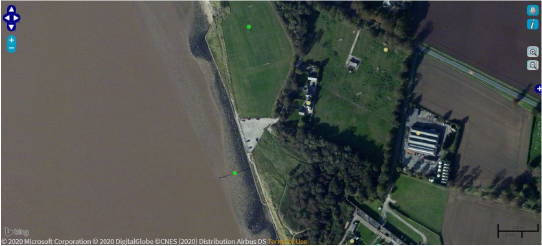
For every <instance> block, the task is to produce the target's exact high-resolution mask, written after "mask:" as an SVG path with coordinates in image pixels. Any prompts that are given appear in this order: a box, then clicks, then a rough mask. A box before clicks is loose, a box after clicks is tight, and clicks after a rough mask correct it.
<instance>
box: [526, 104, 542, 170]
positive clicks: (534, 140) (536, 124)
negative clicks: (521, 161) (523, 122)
mask: <svg viewBox="0 0 542 246" xmlns="http://www.w3.org/2000/svg"><path fill="white" fill-rule="evenodd" d="M540 127H541V125H540V114H539V115H536V116H534V117H533V126H532V128H531V129H532V130H531V141H530V144H529V157H528V162H527V164H528V165H529V167H531V168H537V167H540V164H541V159H540V145H541V144H542V143H541V141H540V137H541V134H542V133H541V130H540Z"/></svg>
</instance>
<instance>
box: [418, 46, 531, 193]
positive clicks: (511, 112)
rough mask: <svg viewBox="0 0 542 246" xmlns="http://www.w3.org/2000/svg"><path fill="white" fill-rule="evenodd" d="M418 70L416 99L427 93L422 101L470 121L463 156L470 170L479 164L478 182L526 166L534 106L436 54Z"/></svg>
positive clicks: (462, 162)
mask: <svg viewBox="0 0 542 246" xmlns="http://www.w3.org/2000/svg"><path fill="white" fill-rule="evenodd" d="M418 72H419V73H421V74H422V76H423V77H422V80H421V81H420V83H419V84H418V85H417V86H416V88H415V89H414V93H415V95H416V97H415V98H416V99H415V100H414V101H418V100H419V98H418V97H419V96H421V105H422V106H424V107H427V108H428V109H430V110H432V111H434V112H436V113H438V114H440V115H447V114H449V115H450V119H460V120H464V121H466V125H465V132H464V134H463V139H462V142H461V146H460V148H459V154H458V157H457V158H458V160H459V164H460V166H459V168H462V167H465V166H469V168H470V170H469V173H470V171H471V170H472V169H474V168H476V167H478V166H479V168H480V169H479V170H481V173H480V175H479V177H478V178H477V179H476V180H475V182H474V185H478V184H481V185H483V186H489V185H491V182H492V181H493V179H494V178H495V175H496V174H497V173H499V172H502V171H503V170H505V172H506V174H505V175H506V176H513V177H516V176H518V175H520V174H521V173H523V171H525V170H526V164H525V163H526V158H527V151H528V147H529V135H530V130H531V129H530V128H531V124H530V123H531V114H530V112H528V111H527V110H525V109H523V108H521V107H520V106H517V105H514V104H513V103H512V102H511V101H509V100H507V99H505V98H504V97H502V96H501V95H499V94H497V93H496V92H494V91H493V90H491V89H489V88H487V87H485V86H484V85H482V84H481V83H479V82H477V81H474V80H472V79H470V78H469V77H467V76H465V75H463V74H461V73H459V72H457V71H455V70H453V69H452V68H450V67H448V66H446V65H444V64H443V63H441V62H439V61H437V60H435V59H433V58H430V57H427V56H426V57H425V58H424V60H423V62H422V64H421V65H420V67H419V69H418ZM458 170H459V169H458Z"/></svg>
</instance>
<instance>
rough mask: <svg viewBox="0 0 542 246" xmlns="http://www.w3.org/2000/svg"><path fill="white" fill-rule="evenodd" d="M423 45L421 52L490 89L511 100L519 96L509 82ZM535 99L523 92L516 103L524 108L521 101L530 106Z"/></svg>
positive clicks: (518, 92) (519, 93)
mask: <svg viewBox="0 0 542 246" xmlns="http://www.w3.org/2000/svg"><path fill="white" fill-rule="evenodd" d="M425 45H426V46H428V48H427V47H426V46H422V45H420V46H419V47H418V48H419V49H420V50H422V52H424V53H425V54H428V55H429V56H431V57H433V58H435V59H437V60H438V61H440V62H443V63H445V64H446V65H448V66H451V67H452V68H454V70H456V71H459V72H461V73H463V74H465V75H466V76H468V77H471V78H473V79H475V80H477V81H479V82H481V83H482V84H484V85H485V86H487V87H489V88H491V89H492V90H494V91H496V92H497V93H499V94H500V95H501V96H504V97H505V98H506V96H505V95H507V96H509V97H512V100H514V99H516V98H518V97H519V96H521V94H523V92H522V91H521V90H519V89H517V88H515V87H513V86H511V85H509V84H507V83H505V82H503V81H501V80H498V79H497V78H495V77H493V76H491V75H488V74H486V73H484V72H482V71H480V70H479V69H476V68H474V67H472V66H470V65H468V64H466V63H465V62H463V61H460V60H458V59H457V58H454V57H453V56H450V55H449V54H446V53H444V52H443V51H440V50H438V49H436V48H435V47H433V46H430V45H427V44H425ZM452 63H455V64H457V66H456V65H454V64H452ZM464 70H469V72H466V71H464ZM470 72H472V73H470ZM476 75H478V76H476ZM480 77H481V78H480ZM484 79H485V80H484ZM499 87H500V88H499ZM503 94H505V95H503ZM514 94H515V95H514ZM537 101H538V100H536V99H535V98H534V97H533V96H531V95H530V94H528V93H525V95H523V97H522V98H521V100H520V101H519V102H518V104H520V106H522V107H523V108H526V107H525V105H522V104H521V102H523V103H526V104H528V105H530V106H532V107H536V106H537V104H538V102H537ZM526 109H528V110H530V109H531V108H526Z"/></svg>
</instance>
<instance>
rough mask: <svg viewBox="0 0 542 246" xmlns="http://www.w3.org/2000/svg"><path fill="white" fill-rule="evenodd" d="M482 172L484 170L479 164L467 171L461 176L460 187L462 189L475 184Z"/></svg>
mask: <svg viewBox="0 0 542 246" xmlns="http://www.w3.org/2000/svg"><path fill="white" fill-rule="evenodd" d="M481 174H482V170H481V168H480V166H477V167H475V168H473V169H472V170H470V172H468V173H466V174H464V175H463V177H461V179H460V180H459V187H460V189H466V188H470V187H472V186H473V184H474V182H475V181H476V180H478V178H479V177H480V175H481Z"/></svg>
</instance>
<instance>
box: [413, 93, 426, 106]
mask: <svg viewBox="0 0 542 246" xmlns="http://www.w3.org/2000/svg"><path fill="white" fill-rule="evenodd" d="M422 98H423V94H422V93H420V94H419V95H417V96H416V97H415V98H414V100H412V103H414V104H415V105H420V103H421V102H422Z"/></svg>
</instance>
